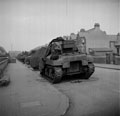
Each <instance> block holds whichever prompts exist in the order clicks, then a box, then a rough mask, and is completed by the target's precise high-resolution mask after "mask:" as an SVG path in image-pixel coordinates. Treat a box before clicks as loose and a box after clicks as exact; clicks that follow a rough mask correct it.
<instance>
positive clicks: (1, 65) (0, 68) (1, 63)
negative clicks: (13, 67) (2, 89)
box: [0, 57, 9, 78]
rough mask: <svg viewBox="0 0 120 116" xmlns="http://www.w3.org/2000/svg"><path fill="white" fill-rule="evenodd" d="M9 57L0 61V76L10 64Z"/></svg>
mask: <svg viewBox="0 0 120 116" xmlns="http://www.w3.org/2000/svg"><path fill="white" fill-rule="evenodd" d="M8 62H9V59H8V58H7V57H6V58H4V59H2V60H1V61H0V78H1V77H2V75H3V72H4V69H5V68H6V66H7V65H8Z"/></svg>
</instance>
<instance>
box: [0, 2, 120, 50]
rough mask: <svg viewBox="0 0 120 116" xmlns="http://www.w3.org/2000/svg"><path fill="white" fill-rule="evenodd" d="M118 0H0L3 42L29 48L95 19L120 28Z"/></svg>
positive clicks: (90, 25) (105, 27)
mask: <svg viewBox="0 0 120 116" xmlns="http://www.w3.org/2000/svg"><path fill="white" fill-rule="evenodd" d="M119 6H120V1H119V0H0V46H2V47H4V48H5V49H6V51H9V50H17V51H25V50H27V51H29V50H31V49H33V48H35V47H37V46H41V45H44V44H47V43H49V42H50V41H51V40H52V39H54V38H56V37H58V36H64V35H70V33H77V32H78V31H79V30H80V29H81V28H84V29H86V30H88V29H91V28H93V27H94V24H95V23H99V24H100V28H101V29H102V30H103V31H106V33H107V34H117V33H118V32H120V28H119V27H120V22H119V20H120V18H119V16H120V8H119Z"/></svg>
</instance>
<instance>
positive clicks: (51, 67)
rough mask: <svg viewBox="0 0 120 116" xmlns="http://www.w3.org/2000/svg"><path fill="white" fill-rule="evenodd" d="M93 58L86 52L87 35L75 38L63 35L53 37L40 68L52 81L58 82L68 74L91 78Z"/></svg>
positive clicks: (42, 57) (41, 60)
mask: <svg viewBox="0 0 120 116" xmlns="http://www.w3.org/2000/svg"><path fill="white" fill-rule="evenodd" d="M94 69H95V68H94V64H93V58H92V57H91V56H90V55H87V54H86V41H85V37H79V35H78V36H77V39H75V40H65V39H63V38H62V37H57V38H56V39H53V40H52V41H51V42H50V43H49V45H48V47H47V50H46V51H45V53H44V54H43V55H42V56H41V58H40V61H39V70H40V73H41V74H42V75H45V77H48V78H49V79H50V80H51V82H52V83H58V82H60V81H61V79H62V78H64V76H66V75H78V76H79V78H84V79H89V78H90V76H91V75H92V74H93V72H94Z"/></svg>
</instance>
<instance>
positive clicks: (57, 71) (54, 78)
mask: <svg viewBox="0 0 120 116" xmlns="http://www.w3.org/2000/svg"><path fill="white" fill-rule="evenodd" d="M44 70H45V71H44V75H45V76H47V77H45V78H47V79H48V80H49V81H50V82H51V83H54V84H55V83H59V82H60V81H61V79H62V68H61V67H51V66H46V67H45V69H44Z"/></svg>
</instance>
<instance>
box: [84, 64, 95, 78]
mask: <svg viewBox="0 0 120 116" xmlns="http://www.w3.org/2000/svg"><path fill="white" fill-rule="evenodd" d="M94 71H95V66H94V64H93V63H89V64H88V66H87V67H84V73H83V76H84V79H89V78H90V76H91V75H92V74H93V72H94Z"/></svg>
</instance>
